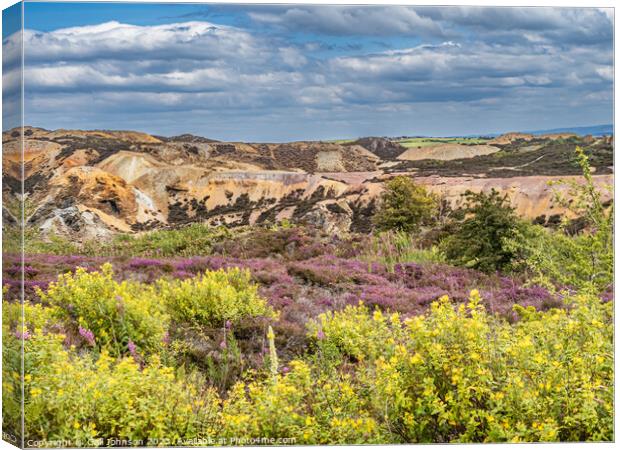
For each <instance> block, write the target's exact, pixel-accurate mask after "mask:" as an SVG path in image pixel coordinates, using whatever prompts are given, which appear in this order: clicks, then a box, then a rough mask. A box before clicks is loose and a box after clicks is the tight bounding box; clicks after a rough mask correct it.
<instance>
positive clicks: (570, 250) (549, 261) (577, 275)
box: [508, 147, 614, 293]
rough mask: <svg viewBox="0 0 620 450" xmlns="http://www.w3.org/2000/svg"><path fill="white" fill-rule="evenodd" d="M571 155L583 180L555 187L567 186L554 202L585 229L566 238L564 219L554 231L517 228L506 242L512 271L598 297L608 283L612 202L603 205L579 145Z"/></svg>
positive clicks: (611, 258) (611, 264) (611, 256)
mask: <svg viewBox="0 0 620 450" xmlns="http://www.w3.org/2000/svg"><path fill="white" fill-rule="evenodd" d="M576 153H577V159H578V162H579V164H580V166H581V169H582V172H583V181H584V182H583V183H577V182H574V181H570V182H566V181H560V182H558V183H555V184H567V185H568V186H569V191H568V193H567V195H566V196H562V195H560V194H557V193H556V200H557V201H558V202H559V204H560V205H562V206H564V207H565V208H567V209H568V210H569V211H570V212H571V213H572V214H573V216H575V217H579V218H582V219H583V220H584V224H585V229H584V230H582V231H581V232H580V233H578V234H577V235H575V236H571V234H570V233H569V232H568V228H569V226H570V223H569V222H568V221H567V220H565V221H564V223H563V224H562V226H561V227H560V229H559V230H557V231H552V230H546V229H543V228H542V227H540V226H529V227H522V228H521V229H520V231H519V233H517V235H516V236H514V238H513V239H510V240H509V241H508V244H509V245H510V246H511V249H512V251H513V252H515V253H518V254H519V255H520V257H519V259H518V261H516V263H517V268H518V269H521V270H526V271H527V272H529V273H530V274H531V277H532V281H534V282H537V283H539V284H545V285H547V286H549V287H553V285H554V284H555V285H560V286H572V287H575V288H577V289H579V290H583V289H585V290H588V291H590V292H594V293H601V292H604V291H605V290H608V289H610V288H611V287H612V285H613V280H614V278H613V277H614V273H613V270H614V249H613V202H611V204H610V205H609V206H607V207H605V206H604V205H603V202H602V201H601V192H600V191H599V190H598V189H597V187H596V186H595V185H594V182H593V180H592V175H591V169H590V164H589V162H588V158H587V156H586V155H585V153H584V152H583V151H582V150H581V149H580V148H579V147H578V148H577V150H576Z"/></svg>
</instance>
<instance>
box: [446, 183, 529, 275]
mask: <svg viewBox="0 0 620 450" xmlns="http://www.w3.org/2000/svg"><path fill="white" fill-rule="evenodd" d="M464 198H465V202H466V203H465V205H464V207H463V208H461V211H459V215H460V216H461V217H462V220H460V221H458V222H457V224H456V226H454V227H453V233H452V234H451V235H449V236H448V237H447V238H445V239H444V240H443V241H442V243H441V247H442V249H443V251H444V252H445V254H446V257H447V258H448V260H450V261H452V263H454V264H457V265H460V266H465V267H470V268H473V269H477V270H481V271H483V272H494V271H497V270H500V271H502V270H504V269H506V268H508V267H510V265H511V264H512V262H513V260H514V259H515V257H516V256H517V254H516V251H515V249H514V248H513V247H511V246H509V245H507V244H506V241H507V240H509V239H514V238H515V236H516V234H517V232H518V229H519V225H520V221H519V218H518V217H517V215H516V214H515V212H514V209H513V208H512V207H511V206H510V203H509V201H508V197H507V196H506V195H504V196H502V195H500V194H499V192H497V191H496V190H494V189H493V190H491V192H490V193H488V194H487V193H484V192H480V193H474V192H471V191H468V192H466V193H465V194H464Z"/></svg>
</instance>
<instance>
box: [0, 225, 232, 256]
mask: <svg viewBox="0 0 620 450" xmlns="http://www.w3.org/2000/svg"><path fill="white" fill-rule="evenodd" d="M5 233H7V236H5V239H4V241H5V242H6V243H7V244H8V245H7V246H6V248H5V251H9V252H19V251H21V250H20V248H19V246H18V245H17V244H19V237H20V230H19V229H18V228H15V227H11V228H9V227H7V228H6V230H5ZM24 235H25V236H24V245H25V253H26V254H37V253H47V254H53V255H89V256H149V257H150V256H159V257H161V256H192V255H205V254H210V253H211V251H212V249H213V246H214V245H215V244H217V243H218V242H221V241H223V240H225V239H227V238H229V237H230V236H231V235H232V232H231V231H230V230H229V229H227V228H226V227H223V226H222V227H212V226H209V225H206V224H202V223H192V224H190V225H187V226H185V227H182V228H176V229H168V230H154V231H147V232H145V233H140V234H118V235H115V236H113V237H112V238H111V239H109V240H103V241H102V240H99V239H97V240H86V241H84V242H82V243H77V242H74V241H72V240H70V239H68V238H66V237H63V236H56V235H51V236H48V237H46V238H43V237H42V236H41V235H40V233H39V232H38V230H36V229H35V228H33V227H26V228H25V229H24Z"/></svg>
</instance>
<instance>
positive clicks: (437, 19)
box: [3, 2, 613, 141]
mask: <svg viewBox="0 0 620 450" xmlns="http://www.w3.org/2000/svg"><path fill="white" fill-rule="evenodd" d="M612 16H613V14H612V12H611V11H610V10H601V9H594V8H581V9H576V8H487V7H424V8H423V7H403V6H376V7H371V6H307V5H277V6H274V5H272V6H267V5H245V6H243V5H204V4H203V5H197V4H185V5H183V4H144V3H140V4H122V3H83V4H79V3H78V4H76V3H67V4H61V3H40V2H32V3H26V6H25V29H26V31H25V33H24V43H25V52H26V69H25V115H26V122H27V123H28V124H32V125H36V126H41V127H45V128H82V129H93V128H97V129H135V130H142V131H146V132H150V133H154V134H162V135H174V134H181V133H186V132H189V133H194V134H199V135H203V136H208V137H212V138H216V139H223V140H244V141H286V140H296V139H332V138H347V137H355V136H367V135H391V136H396V135H417V134H422V135H459V134H476V133H487V132H497V131H510V130H523V129H541V128H556V127H565V126H579V125H591V124H600V123H611V121H612V110H613V99H612V94H613V22H612V20H613V19H612ZM6 29H7V28H6V26H5V30H6ZM8 30H9V33H7V32H5V33H4V36H3V46H4V53H5V58H4V61H3V64H4V67H5V70H4V75H3V77H4V85H5V86H4V89H5V95H7V98H8V99H9V100H10V99H11V98H12V97H11V89H16V88H17V85H16V79H17V77H16V76H15V70H16V68H15V67H14V63H15V58H17V57H18V52H17V49H18V48H19V35H15V34H10V32H11V31H14V29H11V28H10V27H9V28H8ZM12 58H13V59H12ZM7 69H8V70H7ZM7 106H8V111H9V112H8V113H7V114H5V124H4V127H5V129H6V128H9V127H10V126H13V125H14V124H15V120H14V119H15V117H13V118H12V117H11V111H13V112H15V111H17V109H16V105H12V104H11V103H10V101H9V103H8V104H7V103H6V102H5V109H6V108H7Z"/></svg>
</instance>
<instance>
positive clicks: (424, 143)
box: [397, 137, 489, 148]
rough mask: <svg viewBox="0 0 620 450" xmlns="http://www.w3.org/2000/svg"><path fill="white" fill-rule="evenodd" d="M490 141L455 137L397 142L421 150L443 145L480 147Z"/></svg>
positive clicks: (407, 139) (424, 138)
mask: <svg viewBox="0 0 620 450" xmlns="http://www.w3.org/2000/svg"><path fill="white" fill-rule="evenodd" d="M488 141H489V140H488V139H484V138H470V137H454V138H426V137H415V138H404V139H400V140H398V141H397V142H398V143H399V144H400V145H402V146H403V147H407V148H420V147H432V146H436V145H443V144H462V145H480V144H486V143H487V142H488Z"/></svg>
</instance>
